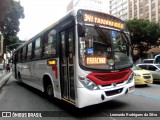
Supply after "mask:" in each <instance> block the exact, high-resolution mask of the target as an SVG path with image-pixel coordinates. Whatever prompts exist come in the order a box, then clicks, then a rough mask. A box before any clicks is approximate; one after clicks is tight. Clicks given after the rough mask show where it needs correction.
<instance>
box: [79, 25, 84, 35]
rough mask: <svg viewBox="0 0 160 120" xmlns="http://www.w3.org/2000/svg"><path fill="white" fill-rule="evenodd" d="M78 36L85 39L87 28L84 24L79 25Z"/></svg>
mask: <svg viewBox="0 0 160 120" xmlns="http://www.w3.org/2000/svg"><path fill="white" fill-rule="evenodd" d="M78 36H79V37H85V27H84V26H83V25H82V24H78Z"/></svg>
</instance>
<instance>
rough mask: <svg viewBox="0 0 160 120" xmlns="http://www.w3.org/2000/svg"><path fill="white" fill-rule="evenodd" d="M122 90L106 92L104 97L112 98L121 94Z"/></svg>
mask: <svg viewBox="0 0 160 120" xmlns="http://www.w3.org/2000/svg"><path fill="white" fill-rule="evenodd" d="M122 90H123V88H120V89H117V90H111V91H106V92H105V94H106V96H112V95H116V94H119V93H121V92H122Z"/></svg>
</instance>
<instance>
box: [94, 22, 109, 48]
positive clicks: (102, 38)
mask: <svg viewBox="0 0 160 120" xmlns="http://www.w3.org/2000/svg"><path fill="white" fill-rule="evenodd" d="M94 27H95V29H96V31H97V33H98V34H99V37H100V38H101V40H102V41H104V43H107V44H108V45H110V46H111V42H110V40H109V38H107V35H106V34H105V33H104V32H103V31H102V29H101V28H100V27H99V25H96V24H95V25H94Z"/></svg>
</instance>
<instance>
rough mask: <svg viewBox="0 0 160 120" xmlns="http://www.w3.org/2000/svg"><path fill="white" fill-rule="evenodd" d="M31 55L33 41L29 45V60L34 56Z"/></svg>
mask: <svg viewBox="0 0 160 120" xmlns="http://www.w3.org/2000/svg"><path fill="white" fill-rule="evenodd" d="M31 55H32V43H30V44H29V45H28V51H27V61H29V60H31V58H32V56H31Z"/></svg>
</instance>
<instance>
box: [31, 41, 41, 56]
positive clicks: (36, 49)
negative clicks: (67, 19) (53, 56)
mask: <svg viewBox="0 0 160 120" xmlns="http://www.w3.org/2000/svg"><path fill="white" fill-rule="evenodd" d="M41 46H42V45H41V38H37V39H36V40H35V42H34V47H33V58H34V59H39V58H41V53H42V47H41Z"/></svg>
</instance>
